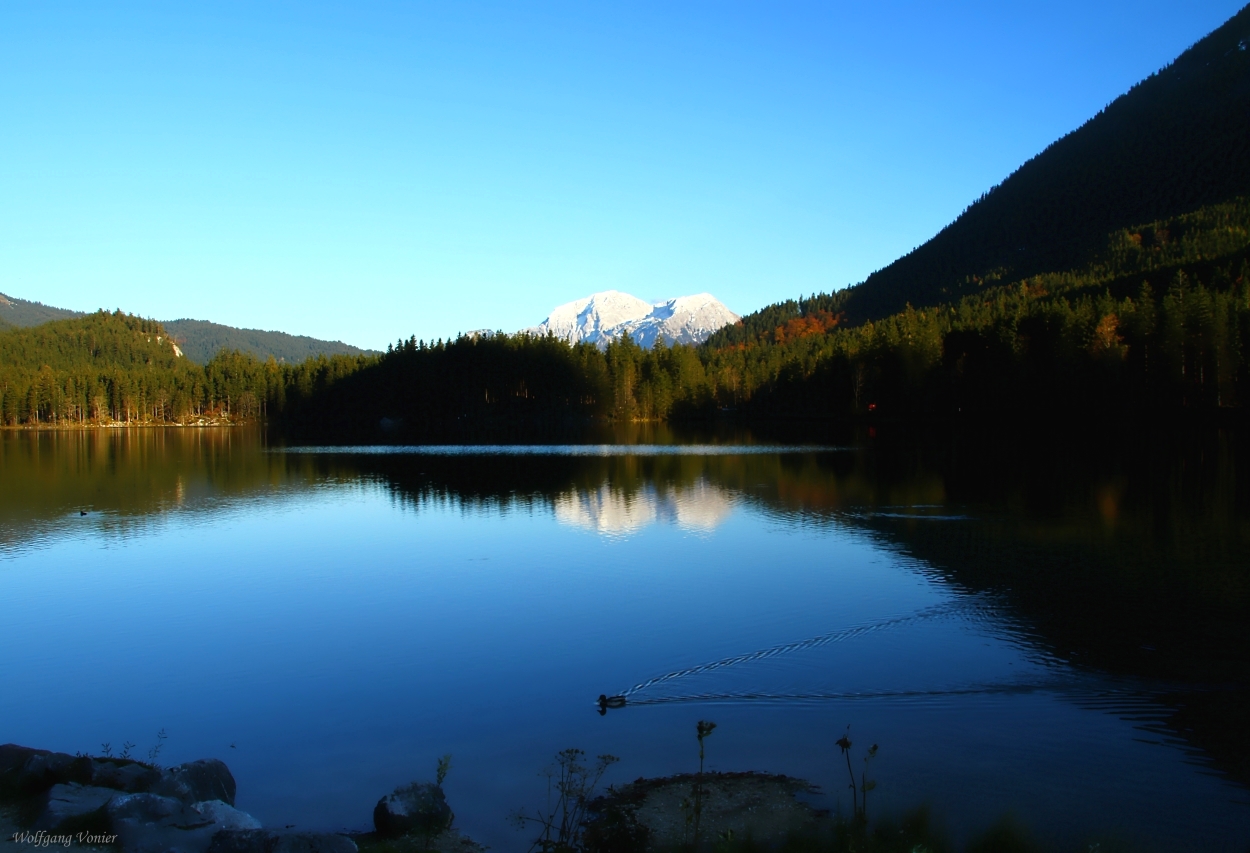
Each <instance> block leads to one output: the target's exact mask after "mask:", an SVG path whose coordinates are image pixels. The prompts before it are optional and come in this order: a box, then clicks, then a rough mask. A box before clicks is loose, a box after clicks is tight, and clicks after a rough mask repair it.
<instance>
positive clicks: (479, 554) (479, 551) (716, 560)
mask: <svg viewBox="0 0 1250 853" xmlns="http://www.w3.org/2000/svg"><path fill="white" fill-rule="evenodd" d="M586 439H587V440H586V441H585V442H582V443H576V444H574V445H573V446H571V447H566V448H557V447H552V446H551V445H544V446H539V447H532V448H523V447H522V448H518V447H516V446H483V445H480V444H479V445H473V446H465V447H456V448H447V447H443V448H438V449H430V448H369V449H342V448H305V449H299V448H285V449H284V448H274V447H267V446H266V445H265V443H264V441H263V440H262V438H261V437H260V436H259V435H256V434H254V433H248V432H242V431H212V430H202V431H178V430H167V431H152V430H148V431H139V430H135V431H109V432H95V433H28V432H27V433H11V432H10V433H5V434H3V435H2V436H0V486H2V488H0V600H2V601H3V602H4V603H5V606H6V608H7V609H8V611H9V613H10V615H9V617H8V618H7V619H6V620H4V622H3V623H2V624H0V649H3V651H2V652H0V663H2V664H3V668H4V670H5V671H6V680H7V681H9V682H11V683H13V684H16V685H18V686H19V687H18V689H17V690H13V691H6V692H5V696H4V698H0V720H4V721H5V723H4V730H2V731H0V740H4V741H9V740H12V741H17V742H26V743H31V744H35V745H40V746H47V747H50V748H55V749H63V750H67V751H71V752H72V751H77V750H87V751H90V750H94V749H96V748H97V745H98V744H99V743H101V742H103V741H111V742H114V743H118V742H120V741H121V740H123V739H129V740H131V741H135V742H136V743H139V744H140V746H139V747H137V749H136V751H138V752H141V753H142V752H143V751H145V750H146V748H147V747H148V746H149V744H148V743H147V741H151V740H152V739H153V738H152V734H150V733H149V730H150V732H151V733H154V732H155V731H156V730H157V729H159V728H165V729H166V730H167V731H168V732H169V733H170V738H169V741H168V743H169V746H168V747H167V750H168V751H169V755H168V756H166V758H167V760H169V761H174V760H185V759H190V758H195V757H201V756H203V755H218V756H219V757H222V758H223V759H225V760H226V761H227V762H228V763H230V765H231V767H232V768H234V769H235V771H236V775H237V776H238V777H239V780H240V806H241V807H243V808H245V809H248V810H250V811H252V812H253V813H254V814H256V815H257V816H258V817H260V818H261V819H262V820H264V821H266V822H267V823H271V824H286V823H296V824H299V825H307V826H314V825H315V826H334V827H337V826H353V827H359V826H363V825H365V824H367V823H368V819H369V818H368V816H369V814H370V810H371V807H372V803H373V802H375V801H376V799H377V798H378V797H379V796H381V795H382V794H383V793H385V792H386V791H388V790H389V789H390V788H392V787H394V786H395V785H397V784H399V783H402V782H406V781H409V780H411V779H415V778H425V777H429V776H432V773H433V765H434V759H435V758H436V757H437V756H438V755H441V754H443V753H445V752H451V753H452V754H453V763H454V764H453V771H452V774H451V776H450V777H449V779H448V785H447V787H448V793H449V797H450V798H451V800H452V803H453V807H454V808H455V809H456V812H457V815H458V816H459V821H460V823H461V825H463V826H464V827H465V828H466V829H467V830H468V831H469V832H470V833H471V834H473V835H474V836H475V837H479V838H481V839H482V840H484V841H486V842H487V843H490V844H492V845H494V846H496V847H497V848H499V849H513V848H516V847H520V846H524V845H523V844H522V843H521V839H520V837H519V836H517V835H516V834H515V833H513V832H512V830H511V829H509V828H508V826H507V825H506V823H505V822H504V818H505V817H506V814H507V813H508V812H509V811H510V810H512V809H515V808H517V807H518V806H521V805H525V804H527V803H529V802H531V801H535V800H536V798H538V797H540V795H541V786H540V784H539V780H538V779H537V777H535V775H534V774H535V773H536V772H537V771H538V770H539V769H540V768H541V767H542V766H543V765H544V764H545V763H546V761H547V760H549V757H550V756H551V754H552V753H554V752H555V751H556V750H557V749H561V748H564V747H567V746H580V747H582V748H585V749H586V750H587V751H588V752H590V753H592V754H594V753H597V752H603V751H609V752H613V753H615V754H617V755H620V756H622V758H623V759H624V760H623V761H622V764H621V765H620V770H621V772H620V774H619V775H620V778H619V779H616V780H615V781H624V780H626V779H632V778H635V777H636V776H640V775H657V774H663V773H672V772H681V771H687V770H689V769H691V767H690V765H691V759H692V757H696V755H697V753H696V750H695V744H694V736H693V729H694V721H695V720H697V719H703V718H706V719H713V720H716V721H717V722H718V723H719V724H720V726H719V728H718V729H717V732H716V734H715V736H714V738H713V739H712V740H711V741H710V742H709V748H710V750H711V753H710V754H711V756H712V760H713V764H714V766H718V767H720V768H721V769H748V768H752V769H761V770H770V771H775V772H785V773H792V774H795V775H800V776H804V777H805V778H810V779H812V780H813V781H816V782H818V783H819V784H822V785H823V786H824V787H825V788H826V789H827V790H828V791H829V792H830V794H829V799H828V802H829V804H830V805H833V804H834V801H835V799H836V795H837V793H838V791H839V790H840V787H839V786H841V785H842V784H844V783H843V780H842V777H841V776H840V774H839V772H838V766H837V765H836V764H835V763H834V759H835V758H836V757H837V753H836V748H835V747H834V746H833V740H834V739H836V738H837V737H838V736H839V735H840V734H841V733H842V732H843V731H844V730H845V726H846V725H848V724H849V725H851V726H852V732H853V733H855V734H856V736H857V737H862V738H863V739H864V741H863V742H865V743H867V742H872V741H875V742H878V743H880V744H881V754H880V757H879V758H878V759H877V760H876V761H875V763H874V771H875V773H876V774H877V777H878V779H879V783H880V787H879V789H878V790H879V792H880V803H881V806H882V808H886V809H891V808H892V809H895V810H898V809H903V808H907V807H910V806H913V805H915V804H918V803H920V802H930V803H931V804H932V805H933V806H934V808H935V811H936V812H937V813H939V814H940V815H942V816H944V817H945V819H946V820H947V822H948V824H949V826H950V828H951V830H952V833H953V834H954V835H955V836H956V837H957V838H958V837H966V835H967V834H968V833H970V832H975V831H976V830H977V829H979V828H983V827H984V826H986V825H988V824H989V823H990V822H992V820H994V819H995V818H996V817H998V816H999V815H1000V814H1002V813H1003V812H1005V811H1008V810H1011V811H1013V812H1014V813H1016V814H1017V815H1019V816H1021V817H1022V818H1023V819H1025V821H1026V822H1028V823H1030V824H1031V825H1032V826H1034V828H1035V829H1036V831H1037V833H1038V835H1039V836H1040V837H1042V838H1043V839H1046V840H1049V841H1052V842H1054V843H1057V844H1068V845H1071V844H1073V843H1077V842H1079V841H1081V840H1083V839H1086V838H1089V837H1092V836H1093V835H1095V834H1097V833H1102V832H1109V833H1112V834H1118V835H1120V836H1123V837H1128V838H1136V839H1146V840H1148V842H1149V844H1150V845H1152V846H1153V847H1154V848H1155V849H1164V850H1168V849H1230V850H1241V849H1244V846H1245V842H1246V840H1247V839H1248V838H1250V805H1248V802H1250V792H1248V791H1247V787H1248V786H1250V747H1248V746H1247V743H1248V742H1250V739H1247V738H1246V737H1245V736H1244V735H1243V729H1244V721H1243V717H1244V711H1243V709H1244V708H1245V707H1246V700H1247V698H1250V696H1248V695H1247V694H1248V692H1250V691H1248V689H1247V685H1250V629H1248V628H1247V625H1250V620H1248V619H1247V617H1248V616H1250V447H1248V445H1247V442H1246V438H1245V436H1243V435H1239V434H1237V433H1234V432H1228V431H1224V432H1221V431H1215V430H1209V431H1190V432H1184V431H1175V430H1170V431H1163V430H1160V431H1157V432H1149V431H1146V432H1141V433H1137V434H1133V435H1125V434H1120V433H1107V432H1100V431H1098V430H1094V429H1090V430H1086V431H1080V432H1068V433H1063V434H1059V433H1055V432H1053V431H1051V432H1047V431H1044V430H1040V429H1039V430H1036V431H1033V432H1032V433H1030V434H1025V433H1018V432H1017V433H1012V434H1010V435H1006V434H1003V433H1001V432H990V431H985V432H983V433H976V432H974V431H969V430H963V431H961V432H957V433H955V432H947V433H936V432H935V433H926V434H915V433H904V432H901V431H900V432H888V431H881V432H876V433H868V432H864V433H832V432H830V433H816V434H810V433H809V434H795V433H793V432H791V433H790V434H786V435H760V434H754V435H753V434H750V433H746V432H744V431H741V430H722V431H715V430H713V431H708V432H705V433H703V434H698V435H684V434H682V433H680V432H674V431H672V430H668V429H666V428H647V427H642V428H631V429H628V430H625V431H622V432H618V433H616V434H612V433H600V434H597V435H592V436H586ZM561 440H562V441H569V440H570V439H569V437H564V436H562V437H561ZM83 511H86V512H87V515H82V514H81V513H82V512H83ZM600 693H609V694H612V693H621V694H624V695H626V696H627V699H628V704H627V706H626V707H625V708H624V709H619V710H613V711H610V712H609V713H608V714H607V715H606V716H602V717H601V716H599V715H598V714H597V713H596V712H595V707H594V704H593V699H594V697H596V696H598V695H599V694H600ZM843 798H844V799H845V796H844V797H843ZM844 805H845V804H844Z"/></svg>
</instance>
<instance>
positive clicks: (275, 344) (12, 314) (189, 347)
mask: <svg viewBox="0 0 1250 853" xmlns="http://www.w3.org/2000/svg"><path fill="white" fill-rule="evenodd" d="M85 316H87V315H86V313H85V312H82V311H71V310H68V309H66V308H53V307H52V306H49V305H44V304H43V303H41V302H30V301H27V300H25V299H17V298H15V297H12V296H7V295H5V294H3V293H0V331H3V330H5V329H8V328H27V327H30V326H40V325H43V324H44V323H50V322H53V321H54V320H70V319H74V318H76V317H85ZM161 325H162V326H163V327H164V329H165V331H166V332H168V333H169V334H170V335H171V336H172V337H173V338H174V340H175V341H177V344H178V347H179V348H180V350H181V354H182V355H185V356H186V357H187V358H189V359H190V360H191V361H194V362H196V363H197V364H207V363H208V362H209V361H211V360H212V358H213V356H215V355H216V354H217V353H218V352H220V351H221V350H223V349H231V350H238V351H239V352H245V353H249V354H250V355H254V356H256V357H257V358H259V359H261V360H262V361H263V360H265V359H267V358H269V357H270V356H273V357H274V359H275V360H276V361H279V362H283V361H285V362H292V363H295V362H300V361H303V360H304V359H306V358H309V357H312V356H317V355H362V354H365V353H367V352H369V351H368V350H364V349H361V348H360V347H354V346H352V345H351V344H345V343H343V342H342V341H323V340H319V339H317V338H310V337H308V336H307V335H290V334H287V333H286V332H268V331H262V330H260V329H238V328H235V327H234V326H223V325H222V324H220V323H210V322H208V321H206V320H186V319H182V320H170V321H167V322H163V323H161Z"/></svg>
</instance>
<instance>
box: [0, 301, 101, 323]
mask: <svg viewBox="0 0 1250 853" xmlns="http://www.w3.org/2000/svg"><path fill="white" fill-rule="evenodd" d="M85 316H86V314H85V313H83V312H82V311H69V310H67V309H65V308H53V307H52V306H50V305H44V304H43V303H42V302H28V301H27V300H25V299H17V298H14V297H12V296H7V295H5V294H3V293H0V323H6V324H8V325H10V326H16V327H17V328H19V329H20V328H25V327H26V326H38V325H40V324H41V323H50V322H52V321H53V320H72V319H73V318H75V317H85Z"/></svg>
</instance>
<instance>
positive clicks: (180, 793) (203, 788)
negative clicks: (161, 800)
mask: <svg viewBox="0 0 1250 853" xmlns="http://www.w3.org/2000/svg"><path fill="white" fill-rule="evenodd" d="M149 790H150V791H151V792H152V793H153V794H160V795H161V796H162V797H173V798H174V799H175V800H181V801H182V802H184V803H188V804H190V803H199V802H203V801H204V800H221V801H222V802H223V803H226V804H227V805H231V806H233V805H234V793H235V790H236V786H235V784H234V776H232V775H231V774H230V768H229V767H227V766H226V765H225V763H224V762H221V761H218V760H217V759H216V758H202V759H200V760H199V761H192V762H189V763H187V764H179V765H178V766H177V767H170V768H169V769H168V770H166V771H165V772H164V774H162V776H161V779H160V781H158V782H156V783H155V784H153V785H152V787H151V788H149Z"/></svg>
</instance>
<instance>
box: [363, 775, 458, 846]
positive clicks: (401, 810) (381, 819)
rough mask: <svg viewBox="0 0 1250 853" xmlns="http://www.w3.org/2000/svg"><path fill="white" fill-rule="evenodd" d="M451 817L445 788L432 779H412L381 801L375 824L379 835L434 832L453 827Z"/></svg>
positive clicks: (377, 808) (374, 813)
mask: <svg viewBox="0 0 1250 853" xmlns="http://www.w3.org/2000/svg"><path fill="white" fill-rule="evenodd" d="M451 817H452V815H451V807H450V806H448V805H447V798H446V796H445V795H444V794H443V789H442V788H440V787H439V786H438V785H434V784H431V783H429V782H413V783H412V784H411V785H405V786H404V787H402V788H396V789H395V790H394V792H393V793H391V795H390V796H387V797H383V798H382V799H380V800H378V804H377V806H376V807H375V808H374V810H373V825H374V827H375V828H376V829H377V831H378V835H383V836H390V837H393V836H396V835H403V834H404V833H407V832H413V831H418V832H426V833H435V832H441V831H442V830H444V829H446V828H447V827H448V826H450V825H451Z"/></svg>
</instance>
